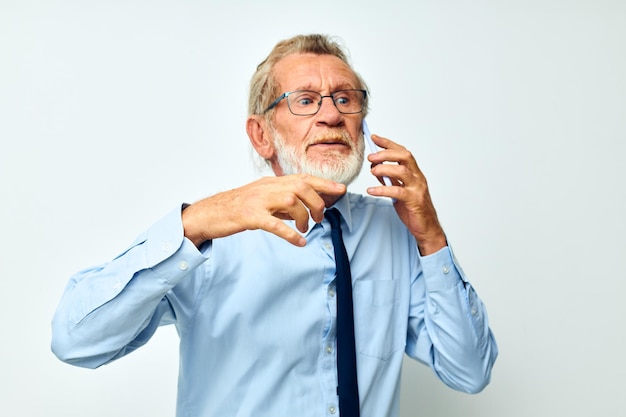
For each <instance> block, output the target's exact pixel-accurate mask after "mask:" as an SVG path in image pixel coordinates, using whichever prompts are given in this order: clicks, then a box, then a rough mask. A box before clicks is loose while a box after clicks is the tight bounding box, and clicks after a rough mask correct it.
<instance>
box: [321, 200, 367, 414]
mask: <svg viewBox="0 0 626 417" xmlns="http://www.w3.org/2000/svg"><path fill="white" fill-rule="evenodd" d="M324 215H325V216H326V218H327V219H328V221H329V222H330V227H331V232H330V236H331V238H332V241H333V246H334V248H335V263H336V264H337V276H336V278H337V279H336V286H337V380H338V387H337V394H338V395H339V412H340V414H341V417H359V387H358V385H357V376H356V350H355V348H354V310H353V307H352V276H351V274H350V260H349V259H348V253H347V252H346V247H345V246H344V244H343V237H342V235H341V215H340V214H339V211H337V209H335V208H332V209H330V210H326V213H324Z"/></svg>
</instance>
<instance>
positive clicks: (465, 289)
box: [368, 135, 498, 392]
mask: <svg viewBox="0 0 626 417" xmlns="http://www.w3.org/2000/svg"><path fill="white" fill-rule="evenodd" d="M372 139H373V140H374V141H375V142H376V144H377V145H378V146H380V147H382V148H383V150H382V151H379V152H377V153H374V154H372V155H369V157H368V159H369V160H370V162H372V164H373V167H372V174H373V175H374V176H376V177H379V178H380V177H382V176H387V177H389V178H391V181H392V186H381V187H372V188H370V189H368V193H370V194H372V195H375V196H386V197H390V198H393V199H395V202H394V207H395V209H396V212H397V214H398V216H399V218H400V219H401V220H402V222H403V223H404V225H405V226H406V227H407V229H408V231H409V232H410V233H411V234H412V235H413V237H414V238H415V240H416V242H417V246H418V251H419V253H420V255H421V257H420V268H421V271H420V273H419V274H418V276H417V278H416V279H415V281H414V282H413V284H412V289H411V300H412V301H411V310H410V313H409V334H408V341H407V348H406V351H407V353H408V354H409V355H410V356H413V357H414V358H416V359H419V360H421V361H422V362H425V363H427V364H429V365H430V366H431V367H432V369H433V370H434V371H435V373H436V374H437V376H438V377H439V378H440V379H441V380H442V381H443V382H445V383H446V384H447V385H449V386H450V387H452V388H454V389H457V390H460V391H466V392H478V391H480V390H482V389H483V388H484V387H485V385H487V383H488V382H489V379H490V375H491V369H492V367H493V364H494V362H495V359H496V357H497V354H498V349H497V346H496V343H495V339H494V337H493V334H492V333H491V330H490V329H489V323H488V320H487V313H486V309H485V307H484V305H483V303H482V301H481V300H480V299H479V298H478V296H477V295H476V292H475V291H474V289H473V288H472V286H471V285H470V283H469V282H468V281H467V279H466V278H465V277H464V276H463V273H462V270H461V268H460V267H459V266H458V265H457V262H456V261H455V260H454V256H453V255H452V253H451V250H450V248H449V247H448V246H447V239H446V236H445V234H444V231H443V228H442V227H441V225H440V223H439V220H438V218H437V212H436V210H435V207H434V205H433V203H432V200H431V198H430V192H429V190H428V184H427V181H426V178H425V176H424V174H423V173H422V172H421V170H420V168H419V167H418V165H417V162H416V161H415V158H414V157H413V155H412V154H411V152H409V151H408V150H407V149H406V148H404V147H403V146H401V145H398V144H397V143H395V142H392V141H391V140H389V139H385V138H382V137H380V136H376V135H372ZM384 162H392V164H384Z"/></svg>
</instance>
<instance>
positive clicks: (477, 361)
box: [405, 247, 498, 393]
mask: <svg viewBox="0 0 626 417" xmlns="http://www.w3.org/2000/svg"><path fill="white" fill-rule="evenodd" d="M420 269H421V270H420V272H419V274H418V276H417V278H416V279H415V280H414V281H413V283H412V285H411V306H410V311H409V328H408V335H407V336H408V337H407V345H406V349H405V350H406V353H407V354H408V355H409V356H411V357H413V358H415V359H417V360H419V361H421V362H423V363H426V364H427V365H429V366H430V367H431V368H432V370H433V371H434V372H435V374H436V375H437V377H439V379H441V380H442V381H443V382H444V383H445V384H446V385H448V386H449V387H451V388H453V389H456V390H459V391H463V392H468V393H477V392H479V391H481V390H482V389H483V388H484V387H485V386H486V385H487V384H488V383H489V381H490V379H491V370H492V368H493V365H494V363H495V360H496V358H497V356H498V348H497V345H496V341H495V339H494V336H493V333H492V332H491V330H490V328H489V321H488V318H487V311H486V309H485V306H484V304H483V302H482V301H481V300H480V298H478V295H477V294H476V291H475V290H474V288H473V287H472V285H471V284H470V283H469V282H468V281H467V279H466V277H465V275H464V274H463V271H462V269H461V268H460V267H459V266H458V263H457V262H456V260H455V258H454V255H453V254H452V252H451V251H450V249H449V248H448V247H446V248H443V249H441V250H440V251H438V252H436V253H434V254H431V255H429V256H425V257H421V258H420Z"/></svg>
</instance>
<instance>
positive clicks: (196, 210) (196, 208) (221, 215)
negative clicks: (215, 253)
mask: <svg viewBox="0 0 626 417" xmlns="http://www.w3.org/2000/svg"><path fill="white" fill-rule="evenodd" d="M345 191H346V188H345V186H344V185H343V184H337V183H335V182H333V181H328V180H324V179H321V178H316V177H312V176H310V175H290V176H283V177H271V178H270V177H268V178H263V179H260V180H258V181H255V182H253V183H251V184H248V185H245V186H243V187H240V188H237V189H234V190H230V191H226V192H223V193H219V194H216V195H214V196H212V197H208V198H206V199H204V200H201V201H199V202H197V203H194V204H192V205H189V206H187V207H186V208H185V209H184V210H183V211H182V214H181V209H180V208H178V209H177V210H175V211H173V212H172V213H170V214H169V215H168V216H167V217H166V218H164V219H163V220H162V221H160V222H158V223H157V224H156V225H155V226H153V227H151V228H150V229H148V231H147V232H146V233H144V234H143V235H141V236H140V237H139V238H138V239H137V240H136V241H135V243H134V244H133V245H131V247H130V248H128V249H127V250H126V251H124V252H123V253H122V254H121V255H120V256H118V257H117V258H115V259H114V260H112V261H111V262H109V263H106V264H104V265H101V266H99V267H95V268H91V269H88V270H85V271H82V272H79V273H78V274H76V275H75V276H73V277H72V278H71V280H70V282H69V284H68V286H67V288H66V290H65V293H64V294H63V297H62V299H61V302H60V304H59V307H58V308H57V312H56V314H55V316H54V319H53V322H52V331H53V332H52V350H53V351H54V353H55V354H56V355H57V356H58V357H59V358H60V359H62V360H64V361H66V362H69V363H73V364H75V365H79V366H86V367H97V366H100V365H102V364H104V363H107V362H109V361H111V360H114V359H117V358H118V357H120V356H123V355H125V354H127V353H129V352H131V351H132V350H134V349H136V348H137V347H139V346H141V345H142V344H144V343H146V342H147V340H148V339H149V338H150V336H152V334H153V333H154V331H155V330H156V328H157V327H158V325H159V324H160V323H162V322H164V321H165V322H167V321H172V320H173V318H174V317H175V314H174V311H173V309H172V306H171V303H170V302H169V301H168V299H167V295H168V293H169V292H170V290H172V289H173V288H174V287H175V286H176V285H177V284H178V283H180V282H181V281H182V280H183V279H184V278H185V277H186V276H187V275H189V274H190V273H191V272H192V271H193V270H195V269H196V268H197V267H198V266H199V265H200V264H202V263H203V262H204V261H205V260H206V258H205V257H204V256H203V255H202V254H201V253H200V252H199V251H198V248H199V247H201V246H202V244H203V243H204V242H207V241H211V240H212V239H216V238H220V237H224V236H228V235H231V234H234V233H238V232H240V231H243V230H246V229H263V230H266V231H268V232H271V233H274V234H276V235H278V236H279V237H282V238H284V239H285V240H287V241H289V242H291V243H292V244H294V245H298V246H302V245H304V244H305V243H306V241H305V240H304V238H302V236H300V235H299V234H298V233H297V232H295V231H294V230H292V229H291V228H289V227H288V226H287V225H285V224H284V223H283V221H282V220H281V219H292V220H295V221H296V224H297V227H298V228H299V229H300V230H301V231H306V229H307V227H308V219H309V216H310V217H312V218H313V219H314V220H316V221H321V220H322V218H323V211H324V207H325V204H326V203H325V201H324V198H323V197H322V196H321V194H322V195H327V196H340V195H342V194H343V193H345Z"/></svg>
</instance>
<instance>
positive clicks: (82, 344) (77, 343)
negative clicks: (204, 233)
mask: <svg viewBox="0 0 626 417" xmlns="http://www.w3.org/2000/svg"><path fill="white" fill-rule="evenodd" d="M180 211H181V209H180V207H179V208H177V209H176V210H173V211H172V212H171V213H169V214H168V215H167V216H165V217H164V218H163V219H162V220H160V221H159V222H157V223H156V224H155V225H154V226H152V227H151V228H149V229H148V230H147V231H146V232H145V233H143V234H142V235H140V236H139V237H138V238H137V240H136V241H135V242H134V243H133V244H132V245H131V246H130V247H129V248H128V249H127V250H126V251H124V252H123V253H122V254H120V255H119V256H118V257H116V258H115V259H113V260H112V261H110V262H108V263H106V264H103V265H101V266H97V267H94V268H90V269H87V270H84V271H81V272H79V273H77V274H75V275H74V276H73V277H72V278H71V279H70V281H69V283H68V285H67V287H66V289H65V292H64V294H63V297H62V298H61V301H60V303H59V306H58V307H57V311H56V313H55V315H54V318H53V321H52V350H53V352H54V353H55V354H56V355H57V356H58V357H59V359H61V360H63V361H65V362H68V363H71V364H74V365H78V366H84V367H89V368H95V367H98V366H100V365H103V364H105V363H107V362H110V361H112V360H114V359H117V358H119V357H120V356H123V355H125V354H127V353H129V352H131V351H133V350H135V349H136V348H138V347H139V346H141V345H143V344H144V343H146V342H147V341H148V339H149V338H150V336H152V334H153V333H154V331H155V330H156V328H157V327H158V326H159V324H162V323H167V322H172V321H173V318H174V313H173V311H172V307H171V305H170V303H169V302H168V301H167V299H166V294H167V293H168V292H169V291H170V290H171V289H172V288H173V287H174V286H175V285H176V284H177V283H179V282H180V281H181V280H182V279H183V278H184V277H185V276H186V275H188V274H189V273H190V272H191V271H193V270H194V269H195V268H196V267H197V266H198V265H200V264H202V263H203V262H204V261H205V260H206V258H205V257H204V256H202V254H200V253H199V252H198V250H197V249H196V247H195V246H194V245H193V244H192V243H191V242H189V241H188V240H186V239H184V238H183V228H182V223H181V220H180V218H181V215H180Z"/></svg>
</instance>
